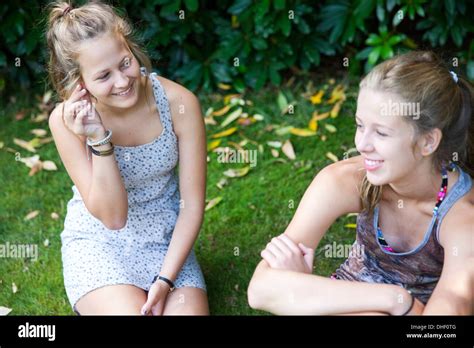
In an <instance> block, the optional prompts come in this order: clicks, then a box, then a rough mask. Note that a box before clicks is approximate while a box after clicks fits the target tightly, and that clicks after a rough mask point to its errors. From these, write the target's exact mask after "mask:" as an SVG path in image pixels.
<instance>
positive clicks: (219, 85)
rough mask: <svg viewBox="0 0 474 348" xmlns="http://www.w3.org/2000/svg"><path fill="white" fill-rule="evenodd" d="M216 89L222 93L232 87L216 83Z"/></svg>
mask: <svg viewBox="0 0 474 348" xmlns="http://www.w3.org/2000/svg"><path fill="white" fill-rule="evenodd" d="M217 87H219V88H220V89H223V90H224V91H227V90H229V89H231V87H232V86H230V85H226V84H225V83H218V84H217Z"/></svg>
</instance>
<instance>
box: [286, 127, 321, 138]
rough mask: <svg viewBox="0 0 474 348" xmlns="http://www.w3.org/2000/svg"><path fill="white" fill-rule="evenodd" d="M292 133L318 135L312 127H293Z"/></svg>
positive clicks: (306, 135) (304, 135)
mask: <svg viewBox="0 0 474 348" xmlns="http://www.w3.org/2000/svg"><path fill="white" fill-rule="evenodd" d="M290 133H291V134H294V135H297V136H299V137H311V136H313V135H316V132H315V131H312V130H310V129H302V128H292V129H291V130H290Z"/></svg>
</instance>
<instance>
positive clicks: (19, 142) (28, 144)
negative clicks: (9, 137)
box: [13, 138, 36, 152]
mask: <svg viewBox="0 0 474 348" xmlns="http://www.w3.org/2000/svg"><path fill="white" fill-rule="evenodd" d="M13 142H14V143H15V144H16V145H18V146H19V147H21V148H23V149H25V150H28V151H30V152H36V149H35V148H34V147H33V146H32V145H31V142H28V141H25V140H22V139H17V138H14V139H13Z"/></svg>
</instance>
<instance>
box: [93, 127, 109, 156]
mask: <svg viewBox="0 0 474 348" xmlns="http://www.w3.org/2000/svg"><path fill="white" fill-rule="evenodd" d="M110 139H112V131H111V130H110V129H107V131H106V132H105V138H104V139H102V140H99V141H95V142H93V141H91V140H90V139H89V138H87V146H88V147H89V149H90V150H91V152H92V153H93V154H94V155H96V156H110V155H111V154H113V153H114V144H112V142H111V141H110ZM109 143H110V146H111V148H110V149H108V150H104V151H100V150H96V149H94V147H97V146H102V145H105V144H109Z"/></svg>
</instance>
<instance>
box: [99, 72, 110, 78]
mask: <svg viewBox="0 0 474 348" xmlns="http://www.w3.org/2000/svg"><path fill="white" fill-rule="evenodd" d="M107 76H109V73H107V74H105V75H102V76H101V77H99V79H100V80H103V79H105V78H106V77H107Z"/></svg>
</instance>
